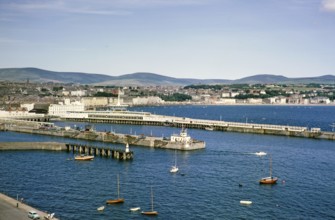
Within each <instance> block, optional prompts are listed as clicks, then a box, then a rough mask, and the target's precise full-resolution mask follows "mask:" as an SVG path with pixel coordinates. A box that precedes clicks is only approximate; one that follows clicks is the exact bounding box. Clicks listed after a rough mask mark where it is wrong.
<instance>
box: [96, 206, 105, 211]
mask: <svg viewBox="0 0 335 220" xmlns="http://www.w3.org/2000/svg"><path fill="white" fill-rule="evenodd" d="M104 209H105V206H100V207H99V208H97V210H98V211H103V210H104Z"/></svg>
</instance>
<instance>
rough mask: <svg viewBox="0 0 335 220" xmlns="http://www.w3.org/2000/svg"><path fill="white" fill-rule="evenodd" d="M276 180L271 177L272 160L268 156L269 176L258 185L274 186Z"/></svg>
mask: <svg viewBox="0 0 335 220" xmlns="http://www.w3.org/2000/svg"><path fill="white" fill-rule="evenodd" d="M277 180H278V178H277V177H273V176H272V158H271V155H270V176H268V177H264V178H262V179H261V180H260V181H259V183H260V184H275V183H277Z"/></svg>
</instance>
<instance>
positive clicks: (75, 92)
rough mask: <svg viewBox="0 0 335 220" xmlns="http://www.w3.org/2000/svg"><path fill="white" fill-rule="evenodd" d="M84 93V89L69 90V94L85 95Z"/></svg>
mask: <svg viewBox="0 0 335 220" xmlns="http://www.w3.org/2000/svg"><path fill="white" fill-rule="evenodd" d="M85 95H86V91H85V90H77V91H71V96H85Z"/></svg>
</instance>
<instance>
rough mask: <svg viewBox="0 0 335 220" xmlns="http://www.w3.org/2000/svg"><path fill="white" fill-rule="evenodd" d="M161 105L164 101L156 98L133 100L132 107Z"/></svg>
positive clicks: (137, 98)
mask: <svg viewBox="0 0 335 220" xmlns="http://www.w3.org/2000/svg"><path fill="white" fill-rule="evenodd" d="M161 103H164V100H162V99H161V98H160V97H157V96H149V97H136V98H133V105H157V104H161Z"/></svg>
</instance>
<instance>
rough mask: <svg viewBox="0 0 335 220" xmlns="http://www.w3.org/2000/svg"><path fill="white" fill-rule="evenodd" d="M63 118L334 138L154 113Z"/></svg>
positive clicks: (326, 134) (294, 129)
mask: <svg viewBox="0 0 335 220" xmlns="http://www.w3.org/2000/svg"><path fill="white" fill-rule="evenodd" d="M63 120H68V121H78V122H88V123H111V124H129V125H150V126H171V127H179V128H181V127H185V128H195V129H208V128H211V130H216V131H227V132H240V133H254V134H264V135H279V136H290V137H301V138H313V139H327V140H335V132H324V131H321V130H320V129H319V128H311V129H308V128H307V127H301V126H288V125H271V124H255V123H239V122H227V121H215V120H201V119H190V118H181V117H169V116H156V115H153V116H151V117H146V118H143V119H127V118H124V119H111V118H110V119H106V118H64V119H63Z"/></svg>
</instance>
